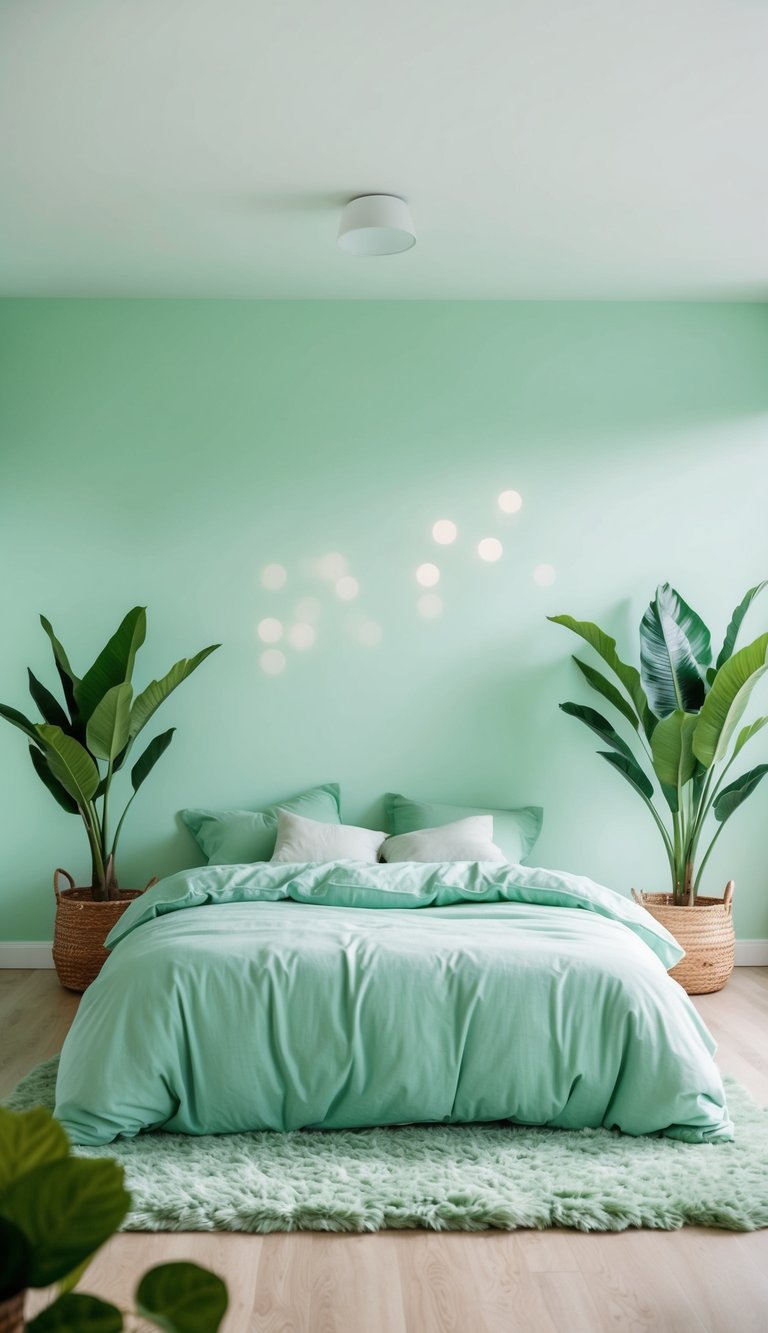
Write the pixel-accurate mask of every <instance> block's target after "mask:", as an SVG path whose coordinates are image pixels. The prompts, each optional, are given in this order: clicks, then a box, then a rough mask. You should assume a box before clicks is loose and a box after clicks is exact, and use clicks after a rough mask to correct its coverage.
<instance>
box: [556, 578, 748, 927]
mask: <svg viewBox="0 0 768 1333" xmlns="http://www.w3.org/2000/svg"><path fill="white" fill-rule="evenodd" d="M767 583H768V580H767V581H766V582H763V583H758V584H757V585H756V586H755V587H754V588H750V589H749V591H748V592H747V593H746V594H745V596H744V597H743V598H742V600H741V601H740V602H739V604H738V606H737V607H736V610H735V611H734V613H733V615H732V617H731V620H730V623H729V625H728V628H727V630H726V633H725V638H724V641H723V645H722V647H721V649H720V651H719V653H718V655H717V658H716V659H715V662H714V664H713V662H712V638H711V634H710V631H709V630H708V628H707V626H706V625H705V624H704V622H703V620H702V619H701V617H700V616H698V615H697V614H696V612H695V611H693V610H692V609H691V607H690V606H688V604H687V603H686V602H684V601H683V598H682V597H681V596H680V594H679V593H678V592H676V591H675V589H674V588H672V587H670V585H669V584H668V583H663V584H661V585H660V586H659V587H658V588H657V590H656V596H655V597H654V599H653V601H652V602H651V604H650V606H649V607H648V609H647V611H646V612H645V615H644V616H643V619H642V621H641V624H640V670H639V671H638V670H637V668H636V667H634V666H630V665H629V664H628V663H626V662H623V661H622V660H621V658H620V657H619V656H618V653H617V651H616V641H615V639H612V638H611V637H610V636H609V635H607V634H605V633H604V632H603V631H602V630H601V629H599V628H598V627H597V625H594V624H592V623H591V622H590V621H585V620H574V619H573V617H572V616H568V615H560V616H550V617H549V619H550V620H551V621H553V622H554V624H556V625H564V626H565V627H566V629H570V630H572V631H573V633H574V634H578V635H579V636H580V637H581V638H582V639H584V640H585V642H586V643H588V644H589V645H590V647H591V648H593V649H594V650H595V652H596V653H597V655H598V657H600V658H601V659H602V661H603V662H605V664H606V665H607V666H608V667H609V668H610V670H611V672H612V673H613V676H614V678H615V679H616V681H617V682H618V687H617V685H615V684H614V683H613V681H612V680H610V679H608V678H607V677H606V676H605V675H603V674H602V672H600V671H598V670H597V669H596V668H595V667H594V666H592V665H591V664H590V663H589V662H585V661H582V659H581V658H579V657H574V659H573V660H574V661H575V663H576V665H577V667H578V668H579V670H580V672H581V674H582V676H583V677H584V679H585V680H586V681H587V683H588V685H590V686H591V687H592V689H593V690H594V691H595V692H596V693H597V694H599V695H601V696H602V698H603V699H604V700H605V701H606V702H607V703H608V704H610V705H611V707H612V708H613V709H614V711H615V712H616V713H617V714H618V715H619V717H620V718H621V719H622V723H626V724H627V725H628V726H629V727H630V728H631V730H632V731H633V732H634V733H635V736H634V743H633V744H629V743H627V741H626V740H625V739H624V737H623V736H621V735H620V734H619V733H618V732H617V731H616V729H615V727H614V726H613V725H612V723H611V722H609V721H608V719H607V718H606V717H604V716H603V715H602V714H601V713H599V712H597V711H596V710H595V709H593V708H589V707H587V705H585V704H577V703H563V704H560V707H561V709H562V710H563V712H564V713H568V714H570V715H571V716H572V717H576V718H578V719H579V720H580V721H581V722H583V723H584V724H585V725H586V726H588V727H590V728H591V730H592V731H594V732H596V733H597V735H598V736H599V737H600V739H601V740H603V741H604V742H605V743H606V744H607V745H608V746H609V747H610V748H609V749H608V750H600V751H598V753H599V754H600V756H601V758H603V759H605V760H606V761H607V763H609V764H610V765H611V767H612V768H614V769H615V770H616V771H617V772H618V773H620V774H621V776H622V777H623V778H624V779H625V780H626V781H627V782H628V783H629V784H630V786H631V787H632V788H633V790H634V791H636V792H637V793H638V795H639V796H640V797H641V798H642V800H643V802H644V803H645V805H646V807H647V808H648V810H649V811H650V814H651V816H652V818H653V820H654V822H655V824H656V827H657V829H658V831H659V834H660V835H661V839H662V841H663V844H664V850H665V852H666V855H667V859H668V861H669V869H670V874H671V879H672V894H673V897H674V902H675V904H676V905H678V906H680V905H684V904H693V902H694V901H695V898H696V894H697V892H698V890H699V887H700V885H701V879H702V875H703V874H704V870H705V868H706V865H707V862H708V860H709V858H710V856H711V854H712V851H713V849H714V847H715V846H716V844H717V841H718V839H719V837H720V834H721V833H722V831H723V829H724V827H725V824H726V822H727V821H728V820H729V819H730V817H731V815H732V814H733V813H734V811H736V810H738V808H739V806H740V805H742V804H743V802H744V801H746V799H747V798H748V797H749V796H751V794H752V792H753V791H754V790H755V788H756V787H757V786H758V784H759V783H760V782H761V781H762V779H763V778H764V777H765V774H766V773H768V764H758V765H757V766H756V767H754V768H752V769H749V770H747V771H745V772H743V773H741V774H740V775H739V776H738V777H736V778H734V779H733V780H732V781H730V782H728V783H727V784H725V778H726V776H727V775H728V773H729V772H730V770H731V767H732V765H733V764H734V762H735V760H736V759H737V758H738V756H739V755H740V754H741V751H742V750H743V749H744V746H745V745H746V744H747V743H748V742H749V741H750V740H752V738H753V737H754V736H756V735H757V733H758V732H759V731H761V730H762V728H763V727H764V726H766V724H768V717H758V718H756V719H755V720H754V721H753V722H751V723H749V724H747V725H745V726H742V727H740V723H741V722H742V719H743V716H744V712H745V710H746V708H747V705H748V703H749V700H750V697H751V694H752V690H753V689H754V687H755V685H756V684H757V682H758V681H759V680H760V678H761V677H762V676H764V675H765V673H766V671H768V634H761V635H760V636H759V638H757V639H755V640H754V641H753V642H752V643H750V644H749V645H748V646H747V647H745V648H741V649H739V650H736V640H737V637H738V634H739V631H740V629H741V626H742V622H743V621H744V618H745V616H746V614H747V611H748V610H749V608H750V606H751V605H752V602H753V601H754V599H755V598H756V597H757V596H758V594H759V593H760V592H761V591H762V589H763V588H765V587H766V584H767ZM619 687H620V688H619ZM739 728H740V729H739ZM651 774H652V775H653V776H651ZM654 779H655V781H654ZM657 786H658V791H657ZM710 815H712V816H714V820H715V823H716V825H717V827H716V829H715V830H714V832H713V833H712V836H711V837H710V839H709V842H708V844H707V845H706V846H705V847H704V849H703V851H702V852H701V855H700V846H701V839H702V837H703V836H704V832H705V826H707V824H708V822H709V816H710Z"/></svg>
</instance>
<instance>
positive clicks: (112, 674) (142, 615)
mask: <svg viewBox="0 0 768 1333" xmlns="http://www.w3.org/2000/svg"><path fill="white" fill-rule="evenodd" d="M146 633H147V611H146V607H144V606H134V607H133V609H132V610H131V611H129V612H128V614H127V616H126V617H125V619H124V620H123V621H122V622H121V624H120V625H119V627H118V628H117V629H116V630H115V633H114V634H113V635H112V638H111V639H110V640H109V642H108V644H107V645H106V647H105V648H102V650H101V652H100V653H99V655H98V657H97V658H96V661H95V662H94V664H93V666H92V667H89V668H88V670H87V671H86V673H85V675H84V676H83V679H82V680H81V681H80V682H79V684H78V685H77V686H76V687H75V697H76V699H77V703H78V707H79V709H80V715H81V717H82V718H83V720H84V721H85V722H87V721H88V719H89V717H91V715H92V713H93V712H94V710H95V708H96V706H97V705H98V704H100V703H101V700H102V699H103V698H104V695H105V694H106V693H107V690H111V689H112V688H113V686H115V685H122V683H123V681H129V680H130V679H131V673H132V672H133V663H134V659H135V657H136V653H137V652H138V650H139V648H140V647H141V645H142V644H143V642H144V639H145V637H146Z"/></svg>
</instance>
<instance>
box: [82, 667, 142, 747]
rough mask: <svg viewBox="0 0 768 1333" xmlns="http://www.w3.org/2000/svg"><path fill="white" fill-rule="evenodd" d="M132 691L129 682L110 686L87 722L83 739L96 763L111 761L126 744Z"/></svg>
mask: <svg viewBox="0 0 768 1333" xmlns="http://www.w3.org/2000/svg"><path fill="white" fill-rule="evenodd" d="M132 699H133V689H132V687H131V685H130V684H129V682H128V681H127V680H126V681H123V683H122V685H113V686H112V689H111V690H107V692H106V694H105V695H104V698H103V699H102V700H101V701H100V703H98V704H97V705H96V707H95V708H94V710H93V712H92V713H91V716H90V717H89V719H88V726H87V727H86V731H85V736H86V740H87V742H88V749H89V750H90V752H91V754H93V755H95V756H96V758H97V759H106V760H113V759H115V758H116V757H117V755H119V754H120V751H121V750H122V749H123V747H124V746H125V745H127V744H128V724H129V721H130V717H131V701H132Z"/></svg>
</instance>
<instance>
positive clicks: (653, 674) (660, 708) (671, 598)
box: [640, 583, 712, 718]
mask: <svg viewBox="0 0 768 1333" xmlns="http://www.w3.org/2000/svg"><path fill="white" fill-rule="evenodd" d="M711 660H712V645H711V642H710V637H709V630H708V629H707V627H706V625H705V624H704V622H703V620H701V618H700V617H699V616H697V614H696V612H695V611H692V610H691V608H690V606H688V605H687V603H686V602H684V601H683V599H682V597H681V596H680V594H679V593H677V592H675V589H674V588H671V587H670V585H669V584H668V583H662V584H660V586H659V587H658V588H657V589H656V596H655V598H654V600H653V601H652V602H651V604H650V606H649V607H648V610H647V611H646V613H645V615H644V616H643V619H642V621H641V623H640V675H641V677H642V682H643V685H644V686H645V692H646V694H647V696H648V702H649V703H650V705H651V708H652V709H653V711H654V713H655V714H656V716H657V717H660V718H663V717H668V716H669V714H670V713H674V712H675V711H676V710H680V711H681V712H684V713H698V711H699V709H700V708H701V706H702V704H703V702H704V697H705V694H706V684H705V672H706V668H707V667H708V666H709V663H710V661H711Z"/></svg>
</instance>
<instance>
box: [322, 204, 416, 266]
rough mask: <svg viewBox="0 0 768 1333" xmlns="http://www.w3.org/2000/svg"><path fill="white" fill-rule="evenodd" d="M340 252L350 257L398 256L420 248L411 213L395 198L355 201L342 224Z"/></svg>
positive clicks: (347, 208) (345, 214)
mask: <svg viewBox="0 0 768 1333" xmlns="http://www.w3.org/2000/svg"><path fill="white" fill-rule="evenodd" d="M338 244H339V248H340V249H342V250H344V251H345V252H346V254H348V255H356V256H358V257H365V256H367V255H397V254H400V253H401V251H403V250H410V249H411V247H412V246H414V245H415V244H416V231H415V228H414V225H413V218H412V217H411V210H410V208H409V207H408V205H407V204H406V202H405V200H404V199H399V198H398V197H397V195H394V194H363V195H361V196H360V197H359V198H358V199H351V200H350V201H349V203H348V204H347V205H346V207H345V208H344V211H343V212H342V215H341V221H340V222H339V235H338Z"/></svg>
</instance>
